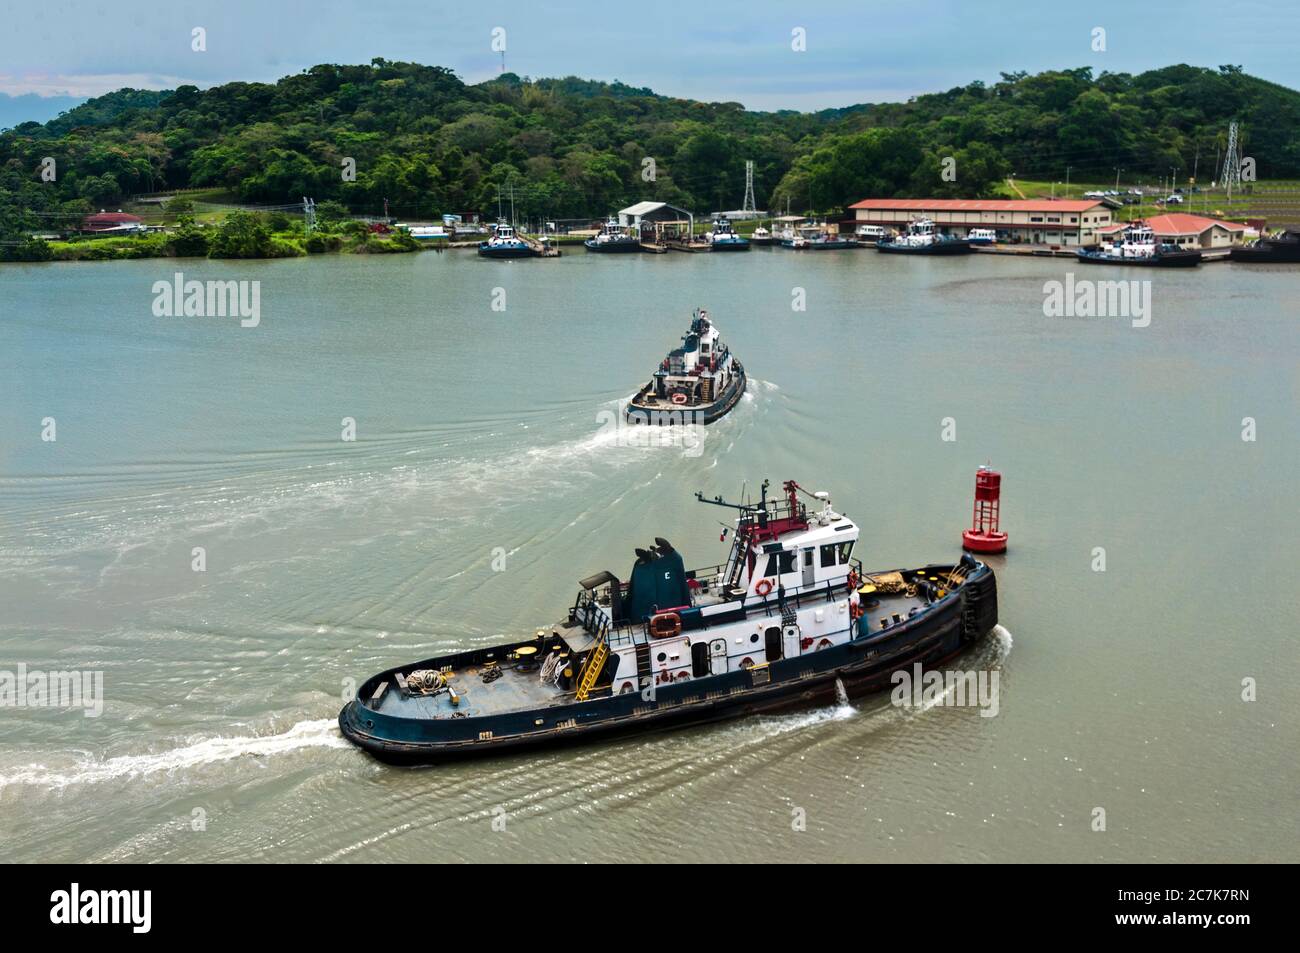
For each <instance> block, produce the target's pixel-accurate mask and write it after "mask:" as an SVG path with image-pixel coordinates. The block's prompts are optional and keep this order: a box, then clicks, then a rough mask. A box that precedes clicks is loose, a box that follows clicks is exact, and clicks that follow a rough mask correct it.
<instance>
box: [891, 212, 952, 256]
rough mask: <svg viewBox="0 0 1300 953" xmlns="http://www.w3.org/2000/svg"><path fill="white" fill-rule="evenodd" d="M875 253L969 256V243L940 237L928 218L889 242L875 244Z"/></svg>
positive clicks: (917, 221) (943, 236)
mask: <svg viewBox="0 0 1300 953" xmlns="http://www.w3.org/2000/svg"><path fill="white" fill-rule="evenodd" d="M876 251H881V252H885V253H887V254H893V255H969V254H970V252H971V247H970V242H968V241H966V240H965V239H964V238H952V237H950V236H948V235H941V234H939V232H938V231H937V230H936V229H935V227H934V222H932V221H930V220H929V219H928V218H921V219H917V220H916V221H914V222H912V223H911V224H910V225H908V226H907V233H906V234H904V235H900V236H898V237H897V238H895V239H894V240H893V241H890V242H876Z"/></svg>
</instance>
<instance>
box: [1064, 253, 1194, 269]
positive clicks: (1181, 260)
mask: <svg viewBox="0 0 1300 953" xmlns="http://www.w3.org/2000/svg"><path fill="white" fill-rule="evenodd" d="M1079 261H1081V262H1083V263H1084V264H1085V265H1121V266H1124V267H1128V268H1195V267H1196V266H1197V265H1199V264H1200V263H1201V253H1200V252H1199V251H1180V252H1171V253H1168V254H1163V255H1156V256H1154V257H1152V258H1116V257H1112V256H1110V255H1102V254H1099V253H1095V252H1083V251H1081V252H1079Z"/></svg>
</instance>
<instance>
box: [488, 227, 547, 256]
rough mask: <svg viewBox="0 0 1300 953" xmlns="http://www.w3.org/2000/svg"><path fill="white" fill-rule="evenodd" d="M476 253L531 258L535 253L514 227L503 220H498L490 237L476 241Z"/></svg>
mask: <svg viewBox="0 0 1300 953" xmlns="http://www.w3.org/2000/svg"><path fill="white" fill-rule="evenodd" d="M478 253H479V254H480V255H482V256H483V257H484V258H531V257H533V255H535V254H536V252H535V251H534V250H533V247H532V246H531V245H529V244H528V242H526V241H524V240H523V239H522V238H520V237H519V235H518V233H516V232H515V227H514V226H513V225H508V224H506V223H505V222H498V223H497V224H496V225H495V226H494V227H493V229H492V237H491V238H489V239H488V240H487V241H485V242H479V243H478Z"/></svg>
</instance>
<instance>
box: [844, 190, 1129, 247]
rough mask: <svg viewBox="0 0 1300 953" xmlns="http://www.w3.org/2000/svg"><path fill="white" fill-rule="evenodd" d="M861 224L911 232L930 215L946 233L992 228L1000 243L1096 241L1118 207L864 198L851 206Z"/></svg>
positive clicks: (1081, 202) (1080, 202) (1082, 202)
mask: <svg viewBox="0 0 1300 953" xmlns="http://www.w3.org/2000/svg"><path fill="white" fill-rule="evenodd" d="M849 209H850V211H852V212H853V219H852V220H851V221H848V222H845V223H844V228H845V229H846V230H848V229H852V228H857V227H858V226H859V225H883V226H884V227H885V228H890V229H893V230H895V231H900V232H901V231H905V230H906V229H907V226H908V224H909V223H910V222H913V221H915V220H917V219H920V218H928V219H929V220H930V221H932V222H934V224H935V227H936V228H937V229H938V230H939V231H940V232H942V233H943V234H945V235H952V236H953V237H955V238H965V237H966V235H967V233H968V232H969V231H970V230H971V229H972V228H992V229H994V230H995V231H996V232H997V233H998V240H999V241H1008V242H1016V241H1019V242H1029V243H1031V244H1034V245H1091V244H1093V243H1094V242H1096V241H1097V236H1098V232H1099V231H1100V230H1101V229H1103V228H1106V227H1107V226H1109V225H1111V224H1112V222H1113V221H1114V219H1113V215H1114V211H1113V210H1112V209H1110V208H1108V207H1107V206H1106V204H1105V203H1104V202H1100V201H1097V200H1094V199H1060V200H1059V201H1058V200H1053V199H863V200H862V201H861V202H857V203H855V204H853V205H851V206H849Z"/></svg>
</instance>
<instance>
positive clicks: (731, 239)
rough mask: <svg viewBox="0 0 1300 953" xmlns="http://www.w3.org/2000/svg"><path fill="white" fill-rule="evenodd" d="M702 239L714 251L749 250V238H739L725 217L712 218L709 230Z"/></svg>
mask: <svg viewBox="0 0 1300 953" xmlns="http://www.w3.org/2000/svg"><path fill="white" fill-rule="evenodd" d="M704 240H705V241H707V242H708V243H709V246H710V247H711V248H712V249H713V250H714V251H749V239H747V238H741V237H740V235H738V234H737V233H736V230H735V229H734V228H732V227H731V222H729V221H727V220H726V219H725V218H721V217H719V218H716V219H714V220H713V228H712V230H711V231H708V232H705V234H704Z"/></svg>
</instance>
